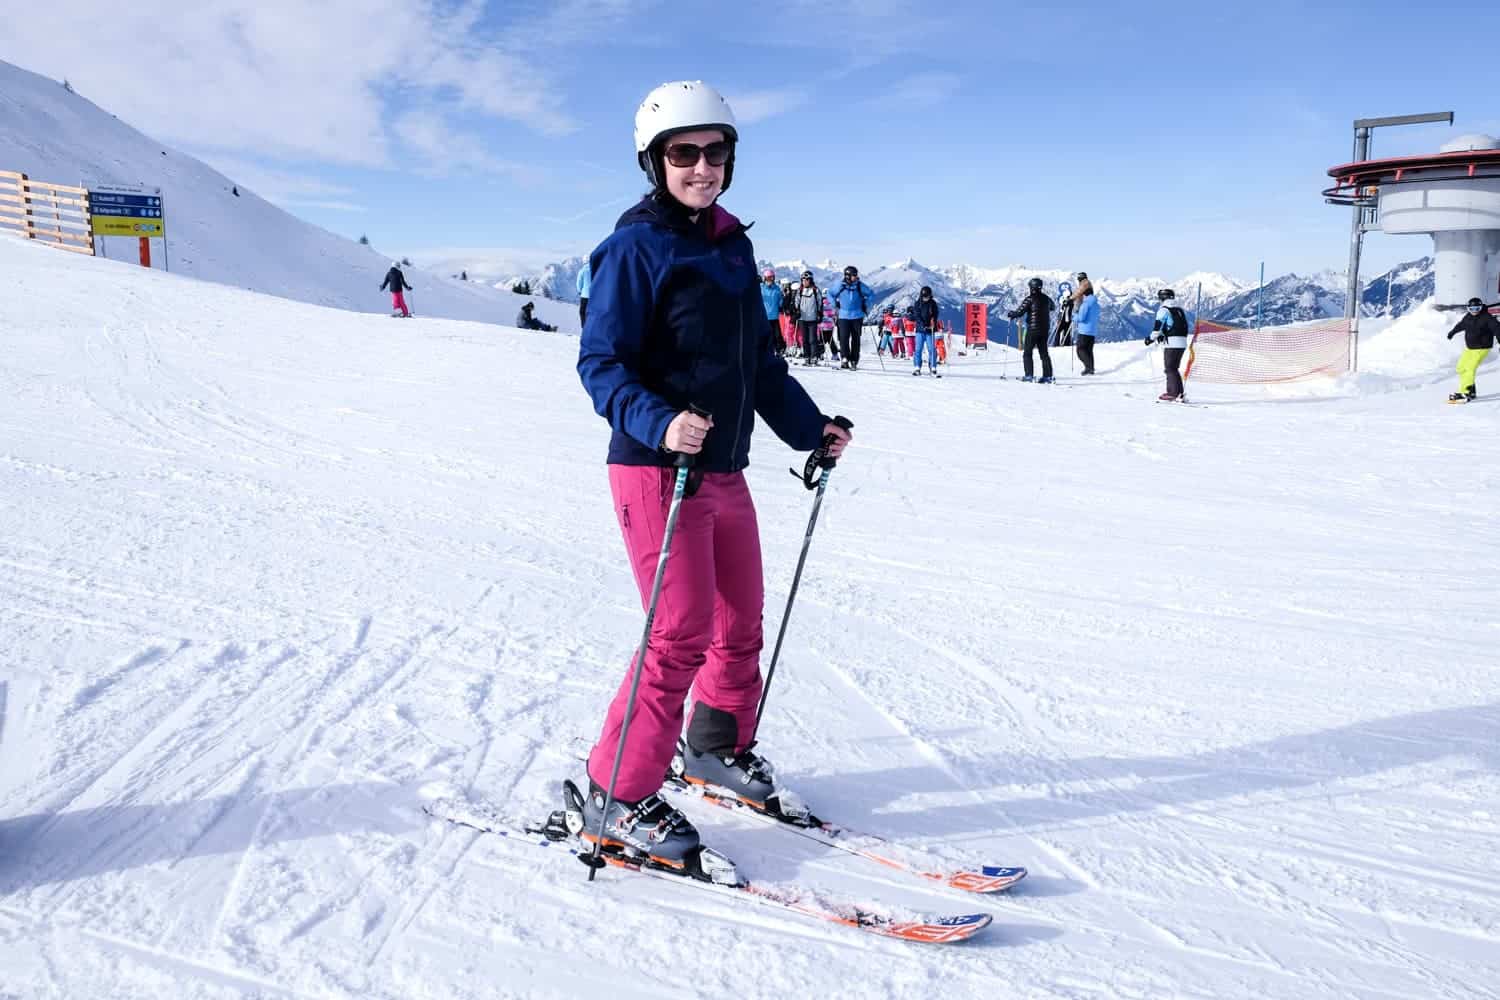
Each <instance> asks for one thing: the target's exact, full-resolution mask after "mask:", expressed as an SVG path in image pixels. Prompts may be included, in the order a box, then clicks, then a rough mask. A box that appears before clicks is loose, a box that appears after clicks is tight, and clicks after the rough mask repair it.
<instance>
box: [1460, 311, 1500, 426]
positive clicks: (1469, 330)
mask: <svg viewBox="0 0 1500 1000" xmlns="http://www.w3.org/2000/svg"><path fill="white" fill-rule="evenodd" d="M1465 308H1466V310H1467V311H1466V312H1465V314H1464V318H1463V319H1461V320H1459V321H1458V322H1457V323H1456V324H1454V326H1453V329H1451V330H1449V331H1448V339H1449V340H1452V339H1453V338H1454V336H1455V335H1456V334H1457V333H1458V332H1459V331H1460V330H1462V331H1463V334H1464V352H1463V354H1461V355H1459V358H1458V391H1457V392H1455V393H1454V394H1453V395H1451V396H1449V397H1448V402H1450V403H1467V402H1469V401H1471V400H1472V399H1473V398H1474V392H1475V390H1474V376H1475V374H1476V373H1477V372H1478V371H1479V365H1480V363H1481V362H1482V361H1484V359H1485V357H1486V356H1488V355H1489V353H1490V349H1491V348H1493V347H1494V346H1495V339H1496V338H1497V337H1500V320H1497V319H1495V317H1494V316H1492V315H1491V314H1490V313H1489V312H1488V311H1487V310H1486V309H1485V307H1484V303H1483V302H1482V301H1480V300H1479V299H1477V298H1473V299H1470V300H1469V304H1468V305H1467V306H1466V307H1465Z"/></svg>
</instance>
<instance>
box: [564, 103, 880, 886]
mask: <svg viewBox="0 0 1500 1000" xmlns="http://www.w3.org/2000/svg"><path fill="white" fill-rule="evenodd" d="M738 141H739V131H738V129H737V128H736V126H735V120H734V114H733V113H732V112H731V111H730V108H729V104H728V103H727V102H726V101H725V100H724V98H723V97H722V96H720V94H719V92H718V91H716V90H714V88H712V87H710V86H708V85H707V84H705V83H702V82H699V81H691V82H687V81H685V82H679V83H667V84H663V85H662V86H660V87H657V88H656V89H655V90H653V91H651V93H649V94H648V95H646V99H645V100H644V101H643V102H642V103H641V106H640V108H639V110H637V112H636V116H635V148H636V154H637V162H638V163H639V164H640V167H641V169H642V170H644V171H645V174H646V178H647V180H648V181H649V182H650V183H651V186H652V191H651V193H650V194H648V195H647V196H646V197H645V198H643V199H642V200H641V202H640V203H639V204H637V205H636V206H635V207H634V208H632V209H630V210H629V211H627V212H626V213H625V214H624V215H623V216H621V217H620V220H619V222H618V223H616V226H615V230H614V232H613V234H611V235H610V236H609V237H608V238H607V239H605V240H604V242H603V243H601V244H600V245H599V247H598V248H597V249H596V250H595V251H594V253H593V256H592V258H591V260H590V264H591V268H592V272H593V286H592V288H591V292H592V294H591V296H590V301H589V313H590V315H592V316H593V317H594V321H593V322H592V323H589V324H588V325H587V326H586V328H585V329H584V331H583V336H582V339H581V342H580V345H579V351H578V374H579V377H580V378H581V379H582V381H583V385H584V387H585V388H586V389H587V390H588V393H589V396H590V397H591V398H592V399H593V403H594V409H595V410H596V411H597V412H598V413H599V415H600V416H602V417H604V418H605V419H606V420H607V421H609V424H610V427H611V429H612V431H613V433H612V435H611V438H610V444H609V455H608V458H607V462H608V465H609V484H610V491H611V494H612V495H613V498H614V507H615V515H616V517H617V519H618V521H619V525H620V530H621V533H622V534H623V535H624V538H625V551H626V553H627V555H628V556H629V559H630V565H631V570H632V571H633V573H634V574H635V579H636V584H637V586H638V587H639V589H640V592H641V597H642V604H643V605H644V604H645V603H646V601H647V599H648V597H649V593H650V590H651V587H652V583H653V579H654V576H655V574H656V565H657V561H658V557H659V555H660V550H661V547H662V537H663V533H664V531H665V528H666V520H667V513H668V507H669V504H670V501H671V496H672V492H673V480H674V477H675V470H674V469H673V465H674V463H675V459H676V456H677V454H679V453H680V454H685V455H691V456H693V457H694V458H695V460H696V461H695V464H694V466H693V472H692V476H691V479H690V480H689V482H690V487H696V493H695V494H694V495H693V496H692V497H691V498H690V499H687V500H686V501H684V502H683V503H682V505H681V508H680V514H679V519H678V522H677V527H676V534H675V536H674V538H673V540H672V547H671V552H670V555H669V558H668V559H667V561H666V566H665V571H664V574H665V575H664V578H663V584H662V589H661V594H660V600H659V606H658V609H657V615H656V618H655V621H654V622H653V624H652V627H651V631H650V636H649V639H648V641H647V643H646V652H645V657H644V662H643V663H642V664H641V670H640V678H639V690H638V693H637V695H636V699H635V704H634V710H633V712H631V723H630V726H629V730H628V735H627V739H626V742H625V744H624V747H623V750H622V751H621V753H620V759H619V761H618V762H617V761H616V759H615V758H616V750H617V747H619V743H620V732H621V728H622V726H623V725H624V723H625V720H626V714H627V712H629V711H630V708H629V706H628V704H627V703H628V702H629V696H630V686H631V673H632V671H633V670H634V665H633V664H632V668H631V670H629V671H627V672H626V676H625V679H624V682H623V683H622V684H621V686H620V689H619V691H618V693H617V694H616V695H615V697H614V700H613V701H612V702H611V704H610V706H609V710H608V713H607V715H606V717H605V720H604V724H603V727H602V729H601V732H600V734H599V740H598V742H597V743H596V744H595V745H594V748H593V750H592V752H591V753H590V754H589V757H588V767H587V770H588V776H589V790H588V793H587V795H586V797H585V800H584V803H583V820H584V828H583V835H584V837H585V838H587V839H588V840H589V841H590V842H594V841H596V840H597V839H598V837H597V835H596V831H598V830H599V828H600V823H601V821H602V822H603V824H604V833H603V839H604V845H603V846H610V845H614V846H623V847H624V848H626V849H628V850H631V851H636V852H640V853H643V854H646V855H648V856H649V857H650V858H651V859H652V860H654V861H655V862H657V863H661V864H666V865H669V866H672V867H675V868H682V867H684V866H685V865H687V864H688V863H689V861H690V855H692V853H693V852H694V850H695V849H696V848H697V847H698V846H699V839H698V831H697V830H696V829H694V827H693V826H692V824H691V823H689V822H688V820H687V819H686V818H685V817H684V816H683V815H682V814H681V813H680V812H679V811H677V810H676V809H673V808H672V807H671V806H669V805H668V804H667V803H666V802H664V801H663V800H662V798H661V797H660V796H659V795H658V794H657V793H658V791H659V790H660V788H661V785H662V781H663V779H664V777H665V775H666V773H667V768H668V766H669V764H672V763H673V755H674V751H678V750H680V753H681V772H680V773H681V774H682V776H683V777H684V778H686V779H687V780H688V781H690V782H695V783H700V784H705V785H711V786H718V787H720V788H728V789H731V790H732V791H731V793H730V794H732V795H734V796H736V797H738V798H739V799H740V800H741V801H744V802H746V803H748V804H750V805H752V806H755V807H758V808H761V809H764V810H767V811H772V810H775V809H776V808H777V806H778V803H777V802H776V801H775V799H776V795H777V787H776V784H775V779H774V775H773V772H772V769H771V766H770V764H769V763H767V762H766V760H765V759H764V758H762V757H760V756H759V755H758V754H756V753H754V752H752V750H751V747H752V746H753V745H754V741H755V735H756V734H755V732H754V728H755V714H756V705H757V702H758V701H759V698H760V694H761V675H760V652H761V646H762V633H761V612H762V604H763V598H764V581H763V579H762V575H761V554H760V535H759V530H758V528H757V525H756V517H755V507H754V505H753V504H752V502H751V499H750V491H749V489H748V487H747V485H746V483H745V473H744V469H745V466H746V465H747V464H748V463H749V454H750V435H751V431H752V430H754V428H755V422H756V416H757V415H759V417H760V418H761V419H763V420H764V421H765V422H766V425H767V426H769V427H770V428H771V429H772V430H773V431H775V432H776V435H777V436H778V437H780V438H781V439H782V440H783V441H785V442H786V443H787V444H788V445H789V446H791V447H792V448H794V449H797V450H799V451H810V450H813V449H817V448H819V447H822V446H823V444H824V441H825V440H827V441H829V442H830V444H829V446H828V454H829V455H830V456H832V457H837V456H838V455H839V454H840V453H841V452H842V451H843V449H844V447H845V445H847V444H848V442H849V440H850V435H849V433H848V432H847V431H846V430H844V429H843V428H842V427H840V426H839V425H837V424H835V423H834V422H833V421H832V420H831V419H830V418H829V417H827V416H825V415H824V414H823V413H822V412H821V411H820V410H819V409H818V408H817V406H816V405H815V404H814V403H813V401H812V399H811V398H810V397H809V396H808V394H807V392H806V390H804V389H803V388H802V386H801V385H800V384H798V382H797V381H796V380H795V379H793V378H792V377H791V375H790V374H789V372H788V370H787V366H786V362H785V361H784V360H783V359H781V358H778V357H777V356H776V354H775V353H774V352H773V351H772V350H771V337H770V330H769V324H768V323H767V321H766V317H767V309H766V308H765V306H763V304H762V300H761V296H760V292H759V290H758V289H759V286H760V280H759V275H757V273H756V269H755V251H754V249H753V248H752V247H751V245H750V239H749V237H748V236H747V235H746V233H745V230H746V228H747V227H746V226H745V225H744V224H742V223H741V222H740V221H739V220H738V219H736V218H735V217H734V216H733V215H730V214H729V213H728V212H727V211H725V210H724V209H723V208H722V207H721V206H720V205H719V204H718V199H719V196H720V195H721V194H723V193H724V192H725V191H727V190H728V189H729V185H730V182H731V181H732V180H733V178H734V157H735V146H736V144H737V143H738ZM695 408H696V409H697V412H695ZM704 413H706V414H708V415H700V414H704ZM690 689H691V690H692V697H693V709H692V715H691V718H690V719H689V720H688V725H687V732H686V738H685V740H683V741H682V742H681V743H680V744H679V736H681V735H682V734H683V719H684V714H685V713H684V704H683V702H684V699H685V698H686V697H687V696H688V692H689V690H690ZM617 764H618V778H617V780H616V781H615V785H614V788H613V789H612V790H611V789H609V788H608V785H609V782H610V780H611V775H612V773H613V772H614V771H615V768H616V766H617ZM610 791H612V793H613V794H612V795H611V794H609V792H610ZM607 800H608V804H607Z"/></svg>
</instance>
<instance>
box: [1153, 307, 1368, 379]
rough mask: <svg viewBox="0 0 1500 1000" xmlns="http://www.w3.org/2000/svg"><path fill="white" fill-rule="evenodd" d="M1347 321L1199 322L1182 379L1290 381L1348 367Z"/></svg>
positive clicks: (1342, 371) (1339, 371)
mask: <svg viewBox="0 0 1500 1000" xmlns="http://www.w3.org/2000/svg"><path fill="white" fill-rule="evenodd" d="M1349 349H1350V336H1349V321H1348V320H1347V319H1329V320H1318V321H1316V322H1312V323H1296V324H1293V325H1291V326H1267V327H1261V328H1260V329H1254V328H1252V327H1237V326H1230V325H1229V324H1227V323H1215V322H1213V321H1212V320H1207V319H1203V320H1199V321H1198V325H1197V327H1196V329H1195V331H1194V333H1193V339H1192V341H1191V342H1190V343H1189V344H1188V354H1187V363H1186V365H1185V366H1184V369H1183V372H1182V376H1183V378H1192V379H1195V380H1197V381H1200V382H1290V381H1292V380H1294V379H1299V378H1310V377H1311V376H1313V375H1339V374H1342V373H1344V372H1346V371H1348V370H1349Z"/></svg>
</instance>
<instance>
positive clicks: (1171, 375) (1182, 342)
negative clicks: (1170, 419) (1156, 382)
mask: <svg viewBox="0 0 1500 1000" xmlns="http://www.w3.org/2000/svg"><path fill="white" fill-rule="evenodd" d="M1156 298H1157V300H1158V301H1159V302H1160V303H1161V305H1160V306H1159V307H1157V310H1156V322H1155V323H1154V324H1153V325H1152V327H1151V336H1149V337H1147V338H1146V343H1147V344H1151V343H1158V344H1165V345H1166V349H1165V350H1163V351H1162V352H1161V353H1162V369H1163V370H1164V371H1165V372H1166V374H1167V391H1166V392H1164V393H1162V394H1161V395H1160V396H1158V397H1156V398H1157V399H1158V400H1160V401H1161V402H1163V403H1175V402H1182V403H1185V402H1187V398H1186V397H1185V396H1184V395H1183V391H1182V375H1181V374H1179V372H1178V368H1180V367H1181V365H1182V356H1183V355H1184V354H1186V353H1187V346H1188V335H1189V327H1188V318H1187V313H1185V312H1183V311H1182V309H1181V308H1180V307H1179V306H1178V305H1177V293H1176V292H1174V291H1172V289H1170V288H1163V289H1162V290H1161V291H1159V292H1157V293H1156Z"/></svg>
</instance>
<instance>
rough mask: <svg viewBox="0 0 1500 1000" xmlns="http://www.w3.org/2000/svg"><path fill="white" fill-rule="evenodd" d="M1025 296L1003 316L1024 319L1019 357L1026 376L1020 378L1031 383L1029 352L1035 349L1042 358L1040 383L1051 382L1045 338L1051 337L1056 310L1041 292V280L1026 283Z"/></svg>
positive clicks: (1035, 279) (1050, 361) (1036, 279)
mask: <svg viewBox="0 0 1500 1000" xmlns="http://www.w3.org/2000/svg"><path fill="white" fill-rule="evenodd" d="M1026 287H1027V289H1028V292H1027V295H1026V297H1025V298H1024V299H1022V300H1021V304H1020V305H1018V306H1016V307H1015V308H1014V309H1012V310H1011V311H1010V312H1008V313H1006V314H1005V315H1007V316H1009V317H1010V318H1011V319H1017V318H1019V317H1020V316H1023V315H1024V316H1025V317H1026V340H1025V344H1024V350H1025V353H1023V354H1022V355H1021V364H1022V366H1023V367H1024V368H1025V370H1026V374H1024V375H1022V376H1021V381H1022V382H1031V381H1033V379H1032V377H1031V352H1032V350H1033V349H1035V350H1036V351H1037V352H1038V353H1039V354H1041V356H1042V378H1041V381H1042V382H1051V381H1053V378H1052V356H1051V355H1050V354H1048V353H1047V338H1048V337H1050V336H1051V335H1052V310H1053V309H1055V308H1057V303H1055V302H1053V301H1052V299H1051V298H1050V297H1048V295H1047V293H1046V292H1044V291H1042V279H1041V278H1032V279H1031V280H1030V281H1028V282H1027V283H1026Z"/></svg>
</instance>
